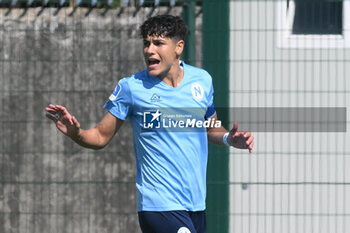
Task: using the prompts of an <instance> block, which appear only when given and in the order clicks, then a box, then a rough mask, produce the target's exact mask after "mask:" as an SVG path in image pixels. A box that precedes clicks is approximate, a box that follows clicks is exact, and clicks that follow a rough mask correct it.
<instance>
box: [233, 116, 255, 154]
mask: <svg viewBox="0 0 350 233" xmlns="http://www.w3.org/2000/svg"><path fill="white" fill-rule="evenodd" d="M227 142H228V143H229V144H230V145H231V146H233V147H235V148H238V149H248V150H249V152H250V153H251V152H252V150H253V146H254V137H253V136H252V134H251V133H250V132H246V131H238V123H237V122H235V123H234V125H233V128H232V129H231V130H230V132H229V135H228V137H227Z"/></svg>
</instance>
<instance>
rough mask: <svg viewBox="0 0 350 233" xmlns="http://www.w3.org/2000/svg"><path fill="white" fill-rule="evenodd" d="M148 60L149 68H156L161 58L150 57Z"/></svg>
mask: <svg viewBox="0 0 350 233" xmlns="http://www.w3.org/2000/svg"><path fill="white" fill-rule="evenodd" d="M147 62H148V67H149V68H155V67H156V66H157V65H158V64H159V63H160V61H159V60H157V59H154V58H149V59H148V61H147Z"/></svg>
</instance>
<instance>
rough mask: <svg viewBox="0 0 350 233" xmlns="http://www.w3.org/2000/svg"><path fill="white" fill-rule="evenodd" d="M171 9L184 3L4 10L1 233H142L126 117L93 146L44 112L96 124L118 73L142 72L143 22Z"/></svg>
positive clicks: (0, 36)
mask: <svg viewBox="0 0 350 233" xmlns="http://www.w3.org/2000/svg"><path fill="white" fill-rule="evenodd" d="M169 10H170V13H171V14H181V10H182V9H181V8H177V7H176V8H172V9H168V8H166V7H164V8H156V9H154V11H153V12H152V9H151V8H143V9H140V10H139V11H137V9H135V8H125V9H124V10H123V11H121V9H116V10H109V11H107V12H103V11H104V10H92V11H91V12H90V13H89V14H87V10H86V9H81V8H79V9H77V10H76V11H75V12H73V9H71V8H63V9H61V10H60V11H58V12H57V9H54V8H51V9H50V8H48V9H45V10H44V11H43V12H42V13H41V14H40V15H38V13H39V11H40V9H39V8H37V9H35V8H34V9H29V10H28V11H27V12H26V13H25V14H24V15H22V13H23V10H18V9H13V10H12V11H11V12H10V14H7V12H8V9H0V232H4V233H5V232H40V233H41V232H60V233H61V232H74V233H75V232H84V233H85V232H99V233H101V232H106V233H107V232H108V233H110V232H130V233H132V232H140V230H139V226H138V221H137V214H136V188H135V160H134V154H133V146H132V141H131V140H132V136H131V135H132V130H131V128H130V125H129V123H126V124H125V125H124V126H123V127H122V130H120V132H119V133H118V134H117V135H116V136H115V138H114V140H113V141H112V142H111V143H110V145H108V146H107V147H106V148H105V149H103V150H100V151H92V150H87V149H83V148H81V147H79V146H77V145H75V144H74V143H73V142H72V141H71V140H70V139H69V138H67V137H64V136H63V135H61V134H60V133H59V132H58V131H57V130H56V128H55V126H54V125H53V124H52V123H51V122H50V121H49V120H48V119H46V118H45V113H44V108H45V106H47V105H48V104H50V103H53V104H60V105H64V106H66V107H67V108H68V109H69V111H71V113H72V114H73V115H75V116H76V117H77V118H78V120H79V121H80V122H81V124H82V127H83V128H89V127H92V126H94V125H95V124H96V123H97V122H98V121H99V120H100V119H101V118H102V117H103V115H104V114H105V113H106V112H105V111H104V110H103V108H102V106H103V104H104V103H105V101H106V100H107V98H108V97H109V95H110V93H111V92H112V91H113V89H114V87H115V85H116V83H117V81H118V79H120V78H121V77H124V76H129V75H130V74H132V73H134V72H136V71H139V70H142V69H144V63H143V59H142V43H141V40H140V39H139V37H138V31H137V29H138V27H139V25H140V24H141V23H142V22H143V21H144V19H145V18H146V17H147V16H148V15H150V14H152V15H154V14H159V13H166V12H168V11H169ZM72 12H73V13H72ZM197 23H198V25H197V26H198V30H199V31H200V28H201V19H200V16H199V17H198V20H197ZM200 46H201V43H200V39H199V41H198V48H197V51H200V49H201V48H200ZM197 58H199V60H200V54H197ZM199 64H200V63H199Z"/></svg>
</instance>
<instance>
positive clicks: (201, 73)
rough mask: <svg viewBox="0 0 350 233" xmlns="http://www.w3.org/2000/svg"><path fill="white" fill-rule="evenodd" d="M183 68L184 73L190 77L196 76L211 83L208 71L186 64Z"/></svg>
mask: <svg viewBox="0 0 350 233" xmlns="http://www.w3.org/2000/svg"><path fill="white" fill-rule="evenodd" d="M183 67H184V69H185V71H186V72H188V73H189V74H190V75H191V76H196V77H200V78H202V79H205V80H207V81H210V82H211V81H212V77H211V75H210V74H209V73H208V71H206V70H204V69H202V68H199V67H196V66H191V65H188V64H185V63H183Z"/></svg>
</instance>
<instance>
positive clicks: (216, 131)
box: [207, 114, 254, 152]
mask: <svg viewBox="0 0 350 233" xmlns="http://www.w3.org/2000/svg"><path fill="white" fill-rule="evenodd" d="M213 118H214V120H215V121H216V120H217V115H216V114H215V116H214V117H213ZM226 133H227V130H226V129H225V128H224V127H223V126H221V127H220V128H215V127H213V128H208V129H207V135H208V141H209V142H211V143H214V144H217V145H225V143H224V141H223V137H224V135H225V134H226ZM228 133H229V134H228V137H227V142H228V144H229V145H230V146H233V147H235V148H238V149H248V150H249V152H252V150H253V146H254V137H253V136H252V135H251V133H250V132H245V131H238V124H237V122H235V123H234V125H233V128H232V129H231V130H230V132H228Z"/></svg>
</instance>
